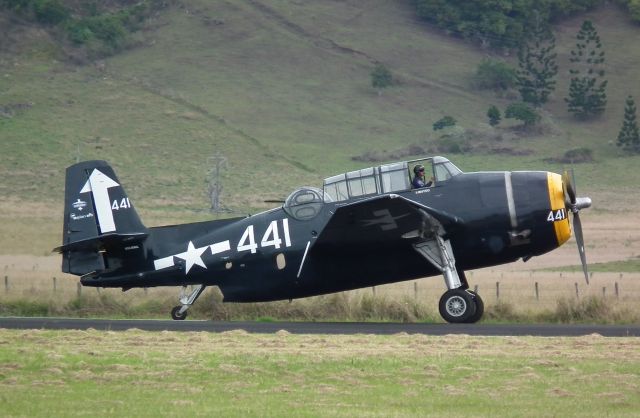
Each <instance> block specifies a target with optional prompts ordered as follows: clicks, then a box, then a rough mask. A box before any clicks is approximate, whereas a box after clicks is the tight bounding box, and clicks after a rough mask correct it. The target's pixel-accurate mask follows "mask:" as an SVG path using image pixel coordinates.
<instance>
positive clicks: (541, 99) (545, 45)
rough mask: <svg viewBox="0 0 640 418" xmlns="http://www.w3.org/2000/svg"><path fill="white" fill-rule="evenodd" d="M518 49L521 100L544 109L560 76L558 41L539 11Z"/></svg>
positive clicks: (518, 81) (518, 78)
mask: <svg viewBox="0 0 640 418" xmlns="http://www.w3.org/2000/svg"><path fill="white" fill-rule="evenodd" d="M525 39H529V40H528V41H525V42H524V43H523V44H522V45H521V46H520V49H519V50H518V67H519V70H518V72H517V86H518V91H519V92H520V95H521V96H522V101H524V102H527V103H531V104H532V105H534V106H536V107H537V106H541V105H542V104H544V103H546V102H547V100H549V94H551V92H552V91H553V90H555V88H556V81H555V79H554V78H555V76H556V74H558V65H557V64H556V56H557V54H556V53H555V48H556V38H555V36H554V35H553V33H552V32H551V29H550V28H549V26H548V25H547V24H545V23H544V22H543V21H542V20H541V19H540V15H539V14H538V13H537V12H534V22H533V24H532V25H531V28H530V29H529V30H528V35H527V36H526V37H525Z"/></svg>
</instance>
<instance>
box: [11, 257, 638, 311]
mask: <svg viewBox="0 0 640 418" xmlns="http://www.w3.org/2000/svg"><path fill="white" fill-rule="evenodd" d="M3 267H4V268H3V274H1V275H0V277H2V281H1V282H0V286H1V287H0V300H15V299H31V300H52V299H53V300H57V301H59V302H60V303H66V302H68V301H70V300H72V299H74V298H77V297H80V296H82V295H90V294H92V293H93V294H99V293H107V294H110V295H113V296H114V297H116V298H121V299H122V300H123V302H125V301H126V302H129V303H135V301H136V300H147V299H149V298H175V299H176V300H177V298H178V288H171V287H169V288H167V287H163V288H148V289H132V290H130V291H127V292H122V291H121V290H120V289H102V288H86V287H83V286H81V285H80V282H79V280H78V277H76V276H72V275H66V274H61V273H57V271H59V270H57V271H56V269H55V268H53V267H52V266H51V265H50V264H48V263H47V264H46V265H44V266H41V265H40V264H38V263H33V264H29V263H17V264H6V265H4V266H3ZM467 279H468V281H469V285H470V288H471V289H472V290H475V291H476V292H478V293H479V294H480V295H481V296H482V298H483V300H484V301H485V304H487V305H492V304H496V303H498V302H505V303H509V304H511V305H513V306H514V307H516V308H519V309H521V310H531V311H536V310H541V309H553V308H554V307H555V306H556V305H557V303H558V301H559V300H561V299H572V298H573V299H577V300H580V299H581V298H585V297H592V296H597V297H602V298H605V299H607V300H611V301H613V302H615V303H618V304H621V305H624V306H629V307H631V308H633V309H639V308H638V307H639V306H640V272H632V273H610V272H607V273H603V272H595V273H591V274H590V280H589V281H590V284H589V285H587V284H586V282H585V280H584V276H583V274H582V272H552V271H509V270H499V269H495V270H494V269H482V270H476V271H469V272H467ZM445 290H446V287H445V285H444V280H443V279H442V277H441V276H436V277H429V278H424V279H420V280H413V281H407V282H399V283H393V284H387V285H383V286H376V287H370V288H364V289H359V290H354V291H351V292H347V293H348V294H350V295H352V296H361V295H363V294H366V293H370V294H373V295H375V296H379V297H383V298H389V299H401V300H406V299H407V298H413V299H415V300H416V301H419V302H421V303H425V304H434V306H437V303H438V301H439V299H440V296H441V295H442V293H444V291H445Z"/></svg>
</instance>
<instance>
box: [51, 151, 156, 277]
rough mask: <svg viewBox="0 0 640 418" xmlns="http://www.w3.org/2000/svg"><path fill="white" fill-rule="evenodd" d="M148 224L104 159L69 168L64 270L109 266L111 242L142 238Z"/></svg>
mask: <svg viewBox="0 0 640 418" xmlns="http://www.w3.org/2000/svg"><path fill="white" fill-rule="evenodd" d="M146 236H147V228H145V226H144V225H143V224H142V222H141V221H140V217H139V216H138V214H137V213H136V211H135V209H134V207H133V205H132V204H131V200H130V199H129V197H128V196H127V194H126V192H125V190H124V188H123V187H122V186H121V185H120V182H119V181H118V178H117V177H116V175H115V172H114V171H113V169H112V168H111V167H110V166H109V164H107V162H105V161H84V162H81V163H78V164H74V165H72V166H71V167H69V168H67V174H66V183H65V205H64V230H63V231H62V246H61V247H59V248H57V250H58V251H60V252H62V253H63V255H64V258H63V265H62V270H63V271H65V272H68V273H72V274H79V275H82V274H86V273H89V272H92V271H100V270H104V269H105V268H106V266H105V258H104V257H103V255H102V254H101V252H102V251H103V250H104V249H105V248H106V247H108V246H117V245H121V244H123V243H125V242H129V241H140V240H142V239H144V238H145V237H146Z"/></svg>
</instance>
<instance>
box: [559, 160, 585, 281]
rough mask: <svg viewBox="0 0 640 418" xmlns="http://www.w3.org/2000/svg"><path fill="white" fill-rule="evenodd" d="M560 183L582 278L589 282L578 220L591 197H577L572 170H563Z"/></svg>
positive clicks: (580, 225)
mask: <svg viewBox="0 0 640 418" xmlns="http://www.w3.org/2000/svg"><path fill="white" fill-rule="evenodd" d="M562 183H563V184H564V192H565V193H564V201H565V207H566V208H567V211H571V213H572V214H573V231H574V233H575V237H576V242H577V243H578V252H579V253H580V262H581V263H582V271H583V272H584V279H585V281H586V282H587V284H589V273H588V271H587V255H586V254H585V251H584V237H583V235H582V222H580V210H581V209H586V208H589V207H591V199H590V198H588V197H577V195H576V189H575V186H574V183H575V178H574V175H573V170H571V175H569V172H568V171H567V170H565V172H564V174H563V175H562Z"/></svg>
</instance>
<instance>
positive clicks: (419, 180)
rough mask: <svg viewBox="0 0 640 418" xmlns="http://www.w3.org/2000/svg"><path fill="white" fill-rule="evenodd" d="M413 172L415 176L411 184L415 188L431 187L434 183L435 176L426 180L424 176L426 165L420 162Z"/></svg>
mask: <svg viewBox="0 0 640 418" xmlns="http://www.w3.org/2000/svg"><path fill="white" fill-rule="evenodd" d="M413 173H414V174H415V176H414V177H413V181H412V182H411V185H412V186H413V188H414V189H419V188H421V187H431V186H432V185H433V177H431V178H430V179H429V181H426V180H425V178H424V166H423V165H422V164H418V165H416V166H415V167H413Z"/></svg>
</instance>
